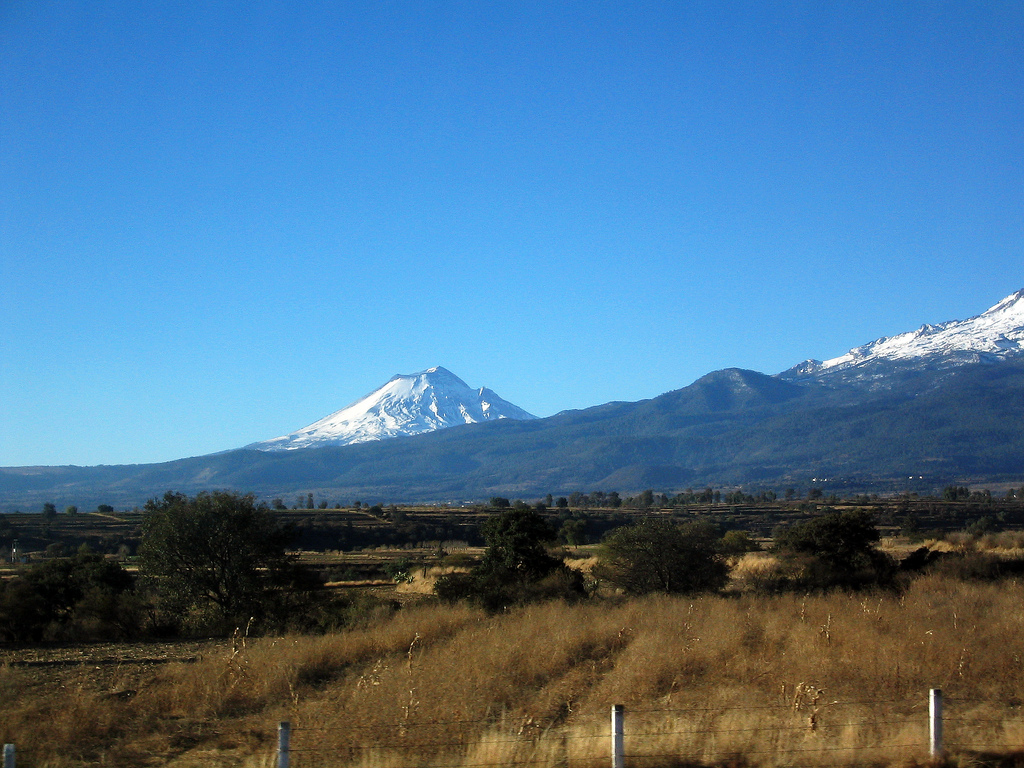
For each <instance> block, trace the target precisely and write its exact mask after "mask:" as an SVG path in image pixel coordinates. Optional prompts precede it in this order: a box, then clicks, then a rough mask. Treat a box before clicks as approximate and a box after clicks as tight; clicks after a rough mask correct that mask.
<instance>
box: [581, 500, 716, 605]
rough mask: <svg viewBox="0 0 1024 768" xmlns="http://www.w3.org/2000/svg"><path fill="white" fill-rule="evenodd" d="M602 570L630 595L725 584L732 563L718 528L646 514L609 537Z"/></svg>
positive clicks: (705, 589) (699, 589) (697, 589)
mask: <svg viewBox="0 0 1024 768" xmlns="http://www.w3.org/2000/svg"><path fill="white" fill-rule="evenodd" d="M603 544H604V553H603V556H602V564H601V565H602V567H601V569H600V571H599V572H600V575H601V576H602V577H603V578H604V579H606V580H607V581H609V582H610V583H612V584H614V585H616V586H618V587H620V588H621V589H622V590H623V591H624V592H625V593H626V594H630V595H642V594H646V593H649V592H670V593H683V594H689V593H695V592H708V591H714V590H718V589H721V588H722V587H723V586H725V583H726V581H727V580H728V577H729V568H728V565H727V564H726V562H725V558H724V557H723V555H722V553H721V552H720V551H719V547H718V542H717V539H716V536H715V531H714V528H713V527H712V526H710V525H708V524H706V523H696V522H694V523H684V524H682V525H680V524H677V523H674V522H672V521H671V520H667V519H664V518H657V517H654V518H646V519H644V520H641V521H640V522H639V523H636V524H634V525H628V526H624V527H622V528H616V529H615V530H614V531H612V532H611V533H609V534H608V535H607V536H606V537H605V539H604V542H603Z"/></svg>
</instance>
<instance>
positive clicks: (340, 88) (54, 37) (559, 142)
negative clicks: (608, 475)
mask: <svg viewBox="0 0 1024 768" xmlns="http://www.w3.org/2000/svg"><path fill="white" fill-rule="evenodd" d="M1022 245H1024V5H1022V4H1021V3H1019V2H984V3H970V2H958V3H940V2H928V3H917V2H906V3H891V2H884V3H883V2H877V3H875V2H866V3H865V2H848V3H822V2H792V3H764V2H749V3H745V2H715V3H701V2H692V3H691V2H685V3H684V2H633V3H624V2H623V3H616V2H600V1H599V0H588V1H587V2H553V1H551V0H549V1H548V2H530V1H529V0H519V1H518V2H515V3H506V2H484V1H482V0H477V1H475V2H442V1H440V0H439V1H437V2H428V1H427V0H423V1H422V2H383V1H382V2H367V3H363V2H351V3H335V2H308V1H306V0H290V1H289V2H260V1H259V0H256V1H255V2H245V3H241V2H221V1H219V0H210V2H204V3H183V2H173V1H169V2H161V1H159V0H154V1H153V2H146V3H137V2H126V1H125V2H122V1H120V0H112V1H111V2H96V1H95V0H88V1H87V2H75V1H74V0H67V1H65V2H44V1H41V0H33V1H31V2H30V1H28V0H6V2H4V3H2V4H0V465H2V466H12V465H25V464H100V463H105V464H112V463H137V462H152V461H163V460H170V459H175V458H179V457H183V456H191V455H199V454H204V453H209V452H213V451H218V450H224V449H228V448H233V447H238V446H241V445H244V444H247V443H249V442H253V441H256V440H261V439H266V438H270V437H274V436H276V435H279V434H283V433H286V432H290V431H292V430H294V429H297V428H299V427H302V426H304V425H306V424H308V423H310V422H312V421H314V420H316V419H318V418H320V417H322V416H325V415H327V414H328V413H330V412H331V411H334V410H337V409H339V408H341V407H343V406H345V405H347V404H349V403H350V402H352V401H353V400H355V399H357V398H359V397H361V396H363V395H364V394H366V393H368V392H369V391H371V390H373V389H375V388H376V387H377V386H379V385H380V384H382V383H384V381H386V380H387V379H388V378H390V377H391V376H392V375H393V374H396V373H412V372H415V371H419V370H422V369H425V368H428V367H431V366H434V365H443V366H445V367H446V368H448V369H450V370H452V371H453V372H455V373H456V374H458V375H459V376H461V377H462V378H463V379H464V380H465V381H466V382H467V383H468V384H469V385H470V386H477V387H478V386H489V387H491V388H493V389H494V390H496V391H497V392H498V393H499V394H500V395H501V396H503V397H505V398H506V399H508V400H511V401H512V402H514V403H516V404H518V405H520V406H522V407H524V408H526V409H527V410H529V411H532V412H533V413H535V414H537V415H540V416H547V415H551V414H553V413H555V412H557V411H560V410H563V409H567V408H583V407H587V406H590V405H596V404H599V403H603V402H607V401H609V400H639V399H643V398H648V397H653V396H656V395H658V394H661V393H662V392H666V391H668V390H672V389H677V388H679V387H682V386H685V385H687V384H689V383H691V382H692V381H693V380H695V379H696V378H698V377H699V376H701V375H703V374H704V373H707V372H709V371H712V370H716V369H719V368H725V367H731V366H737V367H744V368H752V369H755V370H759V371H762V372H765V373H777V372H779V371H781V370H783V369H785V368H788V367H790V366H791V365H793V364H795V363H797V362H800V361H802V360H804V359H806V358H809V357H816V358H828V357H833V356H836V355H839V354H842V353H843V352H845V351H846V350H847V349H849V348H851V347H853V346H856V345H859V344H862V343H865V342H868V341H871V340H873V339H875V338H878V337H880V336H883V335H892V334H894V333H898V332H902V331H905V330H910V329H912V328H916V327H918V326H919V325H921V324H922V323H925V322H940V321H943V320H950V319H962V318H966V317H968V316H971V315H974V314H978V313H980V312H982V311H984V310H985V309H987V308H988V307H989V306H991V305H992V304H995V303H996V302H997V301H998V300H999V299H1001V298H1003V297H1004V296H1005V295H1007V294H1009V293H1011V292H1013V291H1016V290H1018V289H1020V288H1022V287H1024V268H1022V267H1024V260H1022V255H1024V248H1022Z"/></svg>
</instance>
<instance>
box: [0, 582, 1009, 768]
mask: <svg viewBox="0 0 1024 768" xmlns="http://www.w3.org/2000/svg"><path fill="white" fill-rule="evenodd" d="M1022 638H1024V586H1022V585H1021V584H1017V583H1003V584H999V585H993V584H971V583H963V582H958V581H954V580H951V579H948V578H944V577H940V576H928V577H923V578H921V579H919V580H917V581H916V582H915V583H914V584H913V585H912V586H911V587H910V589H909V591H908V592H907V593H906V594H905V595H903V596H902V597H898V596H893V595H856V596H849V595H831V596H807V597H803V596H795V595H782V596H776V597H754V596H749V595H742V596H738V597H731V598H724V597H704V598H697V599H676V598H666V597H651V598H645V599H640V600H630V601H619V602H614V601H604V602H593V603H588V604H580V605H574V606H566V605H562V604H546V605H537V606H531V607H527V608H523V609H521V610H517V611H515V612H512V613H509V614H506V615H502V616H495V617H490V616H487V615H485V614H483V613H481V612H479V611H477V610H475V609H471V608H467V607H444V606H439V605H425V606H421V607H412V608H407V609H405V610H403V611H401V612H399V613H398V614H397V615H395V616H393V617H391V618H385V619H381V620H379V621H378V622H377V623H370V624H368V625H367V626H365V627H363V628H360V629H354V630H350V631H347V632H345V633H341V634H337V635H330V636H324V637H279V638H264V639H260V640H256V641H247V642H243V641H242V640H239V641H237V642H236V643H235V645H234V647H233V648H230V649H227V650H221V651H219V652H217V653H215V654H212V655H209V656H208V657H207V658H204V659H201V660H199V661H196V662H194V663H180V664H171V665H166V666H164V667H162V668H161V669H160V670H159V671H158V672H156V673H155V674H150V675H149V676H148V677H146V678H144V679H132V680H128V679H125V680H121V681H118V680H117V679H116V676H115V678H112V679H109V680H107V681H106V682H105V683H104V685H103V686H100V687H97V686H92V687H90V685H89V680H88V676H85V677H81V676H80V677H78V678H76V679H75V680H70V679H54V680H53V681H51V682H50V683H49V684H43V683H42V682H39V681H38V680H35V679H34V678H32V677H31V676H30V675H29V673H28V672H27V671H26V670H23V669H16V668H10V667H7V668H0V736H2V738H3V740H4V741H13V742H16V743H17V744H18V747H19V765H21V766H26V767H27V768H42V767H46V768H68V767H70V766H79V765H85V764H97V763H106V764H112V765H119V766H128V767H129V768H131V767H132V766H145V765H176V766H192V765H225V766H226V765H246V766H263V765H272V764H273V751H274V744H275V740H276V734H275V727H276V723H277V722H278V721H280V720H289V721H290V722H291V723H292V724H293V726H294V728H295V731H294V733H293V736H292V745H293V747H294V748H295V750H296V752H295V753H294V754H293V756H292V765H293V766H295V767H296V768H305V767H306V766H327V765H330V766H360V767H366V768H369V766H381V767H384V768H400V767H402V766H434V767H436V768H440V766H456V767H458V766H465V767H468V766H478V765H492V764H493V765H512V764H515V763H520V762H527V761H532V762H533V763H534V764H540V765H548V766H564V767H565V768H577V766H578V767H579V768H589V767H590V766H594V765H605V764H606V761H607V760H608V736H607V733H608V712H609V709H610V707H611V705H612V704H624V705H625V707H626V751H627V755H629V759H628V761H627V764H629V765H633V766H668V765H675V766H683V765H736V766H739V765H747V766H762V765H763V766H783V765H794V766H795V765H812V766H826V765H828V766H832V765H880V766H881V765H887V766H888V765H892V766H910V765H924V764H926V763H927V759H926V752H927V746H926V745H927V691H928V689H929V688H933V687H939V688H942V689H943V691H944V693H945V696H946V698H947V704H946V712H947V724H946V734H947V743H948V744H949V745H950V752H951V754H952V755H953V758H951V762H949V764H950V765H953V764H957V765H960V764H962V765H968V764H978V765H981V764H986V763H984V761H983V759H982V757H981V755H982V754H983V753H1002V754H1010V753H1011V752H1012V750H1014V749H1019V747H1020V746H1021V744H1022V743H1024V717H1022V715H1021V709H1020V707H1021V697H1022V692H1024V658H1022V657H1024V644H1022ZM61 686H63V687H61ZM125 691H131V693H130V695H129V694H126V693H125ZM1008 759H1009V758H1008ZM971 761H974V762H971ZM989 764H993V765H994V764H996V763H989ZM1003 764H1006V765H1014V764H1017V763H1014V762H1006V763H1003Z"/></svg>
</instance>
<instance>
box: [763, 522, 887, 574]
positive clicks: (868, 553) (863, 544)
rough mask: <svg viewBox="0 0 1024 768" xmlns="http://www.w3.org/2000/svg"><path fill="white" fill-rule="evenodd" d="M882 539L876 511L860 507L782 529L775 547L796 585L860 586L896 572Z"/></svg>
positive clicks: (774, 537)
mask: <svg viewBox="0 0 1024 768" xmlns="http://www.w3.org/2000/svg"><path fill="white" fill-rule="evenodd" d="M880 538H881V537H880V535H879V533H878V529H877V528H876V527H875V521H874V517H873V516H872V514H871V512H869V511H867V510H863V509H856V510H847V511H845V512H830V513H828V514H825V515H822V516H821V517H816V518H814V519H813V520H809V521H807V522H806V523H797V524H796V525H791V526H789V527H787V528H781V529H778V530H776V531H775V532H774V534H773V539H774V543H773V545H772V550H773V551H774V552H775V553H776V554H777V555H779V556H780V557H781V558H782V559H783V561H784V562H785V563H786V564H787V565H788V566H789V570H790V573H791V577H792V578H793V579H794V580H795V581H796V583H797V584H800V585H804V586H810V587H815V588H820V589H829V588H834V587H846V588H857V587H863V586H868V585H871V584H878V583H885V582H887V581H888V580H889V579H890V578H891V577H892V575H893V572H894V566H893V563H892V561H891V560H890V559H889V558H888V557H887V556H886V555H885V554H884V553H883V552H881V551H880V550H878V548H877V547H876V545H877V544H878V542H879V540H880Z"/></svg>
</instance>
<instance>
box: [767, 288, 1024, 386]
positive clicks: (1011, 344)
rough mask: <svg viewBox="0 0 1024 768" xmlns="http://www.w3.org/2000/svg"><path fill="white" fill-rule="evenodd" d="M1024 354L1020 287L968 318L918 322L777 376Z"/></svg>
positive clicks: (852, 376) (855, 374)
mask: <svg viewBox="0 0 1024 768" xmlns="http://www.w3.org/2000/svg"><path fill="white" fill-rule="evenodd" d="M1020 356H1024V290H1020V291H1017V292H1016V293H1013V294H1011V295H1009V296H1007V297H1006V298H1005V299H1003V300H1002V301H1000V302H999V303H998V304H996V305H995V306H994V307H992V308H990V309H989V310H987V311H986V312H983V313H982V314H980V315H977V316H975V317H972V318H969V319H967V320H951V321H949V322H945V323H939V324H938V325H922V326H921V327H920V328H918V329H917V330H916V331H908V332H907V333H901V334H899V335H897V336H888V337H883V338H881V339H878V340H877V341H872V342H871V343H870V344H865V345H863V346H860V347H856V348H854V349H851V350H850V351H849V352H847V353H846V354H845V355H840V356H839V357H834V358H832V359H831V360H825V361H824V362H822V361H819V360H807V361H805V362H803V363H800V364H799V365H796V366H794V367H793V368H790V369H789V370H788V371H785V372H783V373H782V374H779V375H780V377H782V378H786V379H801V378H832V377H833V376H834V375H841V377H842V378H844V379H847V380H856V379H868V378H876V377H877V375H878V374H877V371H878V370H879V368H880V367H892V366H899V367H910V368H916V367H923V366H930V367H938V368H949V367H954V366H959V365H966V364H970V363H983V362H997V361H999V360H1004V359H1008V358H1013V357H1020Z"/></svg>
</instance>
